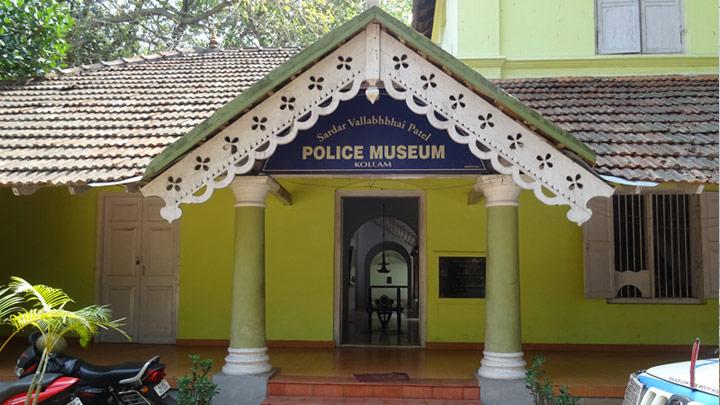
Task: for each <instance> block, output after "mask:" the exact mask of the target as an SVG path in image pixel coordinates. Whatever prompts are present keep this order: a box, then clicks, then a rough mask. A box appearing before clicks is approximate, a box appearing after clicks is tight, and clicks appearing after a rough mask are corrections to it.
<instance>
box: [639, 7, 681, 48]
mask: <svg viewBox="0 0 720 405" xmlns="http://www.w3.org/2000/svg"><path fill="white" fill-rule="evenodd" d="M640 7H641V12H640V15H641V16H642V20H641V22H642V49H643V53H679V52H682V51H683V13H682V0H641V1H640Z"/></svg>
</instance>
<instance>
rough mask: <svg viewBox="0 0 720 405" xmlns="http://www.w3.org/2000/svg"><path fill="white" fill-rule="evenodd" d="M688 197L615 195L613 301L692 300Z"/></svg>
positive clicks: (689, 199)
mask: <svg viewBox="0 0 720 405" xmlns="http://www.w3.org/2000/svg"><path fill="white" fill-rule="evenodd" d="M692 198H693V197H692V196H689V195H686V194H653V195H615V196H613V236H614V239H613V243H614V246H613V248H614V258H615V259H614V267H615V272H616V274H615V279H616V283H615V285H616V288H617V297H620V298H691V297H693V294H694V291H693V279H692V276H693V270H692V263H693V261H692V250H691V242H692V240H693V238H692V234H691V232H692V231H693V230H692V229H691V221H690V215H691V209H690V203H691V199H692Z"/></svg>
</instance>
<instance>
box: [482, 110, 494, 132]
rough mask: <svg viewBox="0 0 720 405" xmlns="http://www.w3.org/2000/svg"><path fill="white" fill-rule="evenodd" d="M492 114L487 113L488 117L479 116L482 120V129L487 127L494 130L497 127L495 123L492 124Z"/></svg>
mask: <svg viewBox="0 0 720 405" xmlns="http://www.w3.org/2000/svg"><path fill="white" fill-rule="evenodd" d="M492 117H493V115H492V113H487V115H485V116H483V115H482V114H479V115H478V119H479V120H480V129H485V127H488V128H492V127H494V126H495V123H494V122H492Z"/></svg>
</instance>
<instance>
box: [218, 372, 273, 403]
mask: <svg viewBox="0 0 720 405" xmlns="http://www.w3.org/2000/svg"><path fill="white" fill-rule="evenodd" d="M276 371H277V369H273V370H271V371H270V372H268V373H263V374H252V375H228V374H225V373H223V372H220V373H215V375H213V382H214V383H215V384H217V385H218V389H219V392H218V393H217V395H216V396H215V397H214V398H213V401H212V402H213V403H214V404H233V405H258V404H261V403H262V402H263V401H264V400H265V398H267V385H268V380H269V379H270V377H272V375H273V374H274V373H275V372H276Z"/></svg>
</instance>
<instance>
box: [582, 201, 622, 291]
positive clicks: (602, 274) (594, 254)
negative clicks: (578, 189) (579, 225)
mask: <svg viewBox="0 0 720 405" xmlns="http://www.w3.org/2000/svg"><path fill="white" fill-rule="evenodd" d="M588 207H589V208H590V209H591V210H592V217H591V218H590V220H589V221H587V222H585V223H584V224H583V245H584V247H585V254H584V262H585V263H584V264H585V297H587V298H613V297H615V285H614V276H615V275H614V268H613V267H614V266H613V263H614V257H613V255H614V253H613V231H612V230H613V228H612V220H613V217H612V199H611V198H594V199H592V200H590V203H589V204H588Z"/></svg>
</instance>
